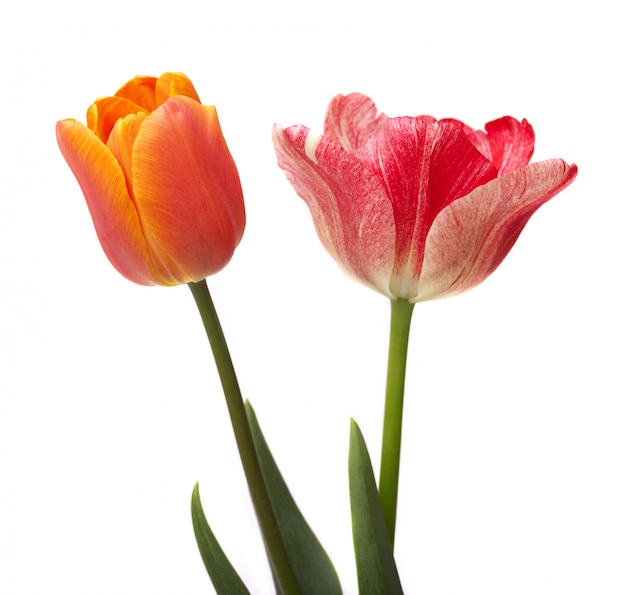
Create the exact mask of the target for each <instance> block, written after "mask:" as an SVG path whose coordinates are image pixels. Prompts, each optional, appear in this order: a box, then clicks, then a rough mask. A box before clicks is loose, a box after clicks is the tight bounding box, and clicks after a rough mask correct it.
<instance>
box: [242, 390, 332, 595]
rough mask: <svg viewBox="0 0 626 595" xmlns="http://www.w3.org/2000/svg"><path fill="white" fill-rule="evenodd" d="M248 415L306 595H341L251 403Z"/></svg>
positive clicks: (279, 519)
mask: <svg viewBox="0 0 626 595" xmlns="http://www.w3.org/2000/svg"><path fill="white" fill-rule="evenodd" d="M246 413H247V415H248V422H249V424H250V430H251V432H252V439H253V441H254V444H255V447H256V449H257V456H258V457H259V461H260V464H261V471H262V474H263V477H264V478H265V483H266V485H267V490H268V492H269V495H270V500H271V502H272V507H273V508H274V511H275V514H276V517H277V520H278V525H279V528H280V531H281V533H282V535H283V539H284V540H285V544H286V546H287V552H288V557H289V560H290V562H291V565H292V568H293V570H294V573H295V575H296V577H297V580H298V584H299V586H300V588H301V591H302V594H303V595H318V594H319V593H324V595H340V594H341V593H342V590H341V584H340V583H339V578H338V576H337V572H336V571H335V567H334V566H333V564H332V562H331V560H330V558H329V557H328V554H327V553H326V551H325V550H324V548H323V547H322V545H321V543H320V542H319V540H318V539H317V537H316V536H315V534H314V533H313V531H312V529H311V527H310V526H309V524H308V523H307V521H306V520H305V518H304V516H303V515H302V513H301V511H300V509H299V508H298V506H297V504H296V502H295V500H294V499H293V496H292V495H291V492H290V491H289V488H288V487H287V484H286V483H285V480H284V479H283V476H282V474H281V472H280V470H279V469H278V466H277V464H276V461H275V460H274V457H273V456H272V453H271V451H270V449H269V446H268V445H267V442H266V440H265V437H264V436H263V433H262V431H261V428H260V426H259V423H258V420H257V417H256V414H255V412H254V409H253V408H252V405H250V403H249V402H246Z"/></svg>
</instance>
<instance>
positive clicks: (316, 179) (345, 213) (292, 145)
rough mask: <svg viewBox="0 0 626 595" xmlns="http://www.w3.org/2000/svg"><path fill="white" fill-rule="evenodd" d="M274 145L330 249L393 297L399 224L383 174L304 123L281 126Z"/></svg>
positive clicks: (368, 282)
mask: <svg viewBox="0 0 626 595" xmlns="http://www.w3.org/2000/svg"><path fill="white" fill-rule="evenodd" d="M274 146H275V148H276V153H277V155H278V164H279V165H280V167H281V168H282V169H283V170H284V172H285V174H286V176H287V178H288V179H289V181H290V182H291V184H292V185H293V187H294V189H295V190H296V192H297V193H298V195H299V196H300V197H301V198H302V199H304V201H305V202H306V203H307V205H308V207H309V209H310V211H311V215H312V217H313V222H314V224H315V228H316V230H317V233H318V235H319V237H320V240H321V241H322V244H323V245H324V247H325V248H326V250H327V251H328V252H329V253H330V254H331V256H332V257H333V258H334V259H335V260H336V261H337V262H338V263H339V264H340V265H341V266H342V267H343V268H344V269H345V270H346V272H347V273H348V274H350V275H352V276H353V277H355V278H357V279H359V280H360V281H362V282H363V283H365V284H366V285H369V286H370V287H372V288H374V289H376V290H377V291H379V292H381V293H383V294H384V295H388V296H391V294H390V293H389V279H390V277H391V273H392V269H393V261H394V252H395V224H394V220H393V212H392V208H391V201H390V200H389V198H388V196H387V194H386V192H385V189H384V188H383V186H382V184H381V183H380V179H379V178H378V176H376V175H375V174H374V173H373V172H371V171H370V170H368V169H367V168H366V167H364V166H363V164H361V163H360V162H359V161H358V159H356V158H355V157H354V156H353V155H352V154H351V153H349V152H348V151H346V150H344V149H343V148H342V147H341V146H340V145H339V144H337V143H335V142H333V141H332V140H331V139H330V138H329V137H328V136H319V135H316V134H314V133H313V132H311V131H310V130H309V129H308V128H306V127H304V126H291V127H289V128H287V129H285V130H283V129H282V128H280V127H279V126H275V127H274Z"/></svg>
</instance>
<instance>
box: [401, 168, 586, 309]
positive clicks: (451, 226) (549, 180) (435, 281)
mask: <svg viewBox="0 0 626 595" xmlns="http://www.w3.org/2000/svg"><path fill="white" fill-rule="evenodd" d="M576 173H577V169H576V166H575V165H571V166H570V165H567V163H565V162H564V161H562V160H561V159H554V160H550V161H542V162H539V163H533V164H530V165H528V166H527V167H525V168H523V169H518V170H516V171H514V172H511V173H509V174H507V175H505V176H504V177H502V178H497V179H495V180H492V181H491V182H489V183H487V184H485V185H484V186H480V187H478V188H477V189H475V190H474V191H473V192H471V193H470V194H468V195H467V196H465V197H463V198H460V199H458V200H457V201H455V202H453V203H452V204H450V205H449V206H448V207H446V208H445V209H444V210H443V211H441V213H440V214H439V216H438V217H437V219H435V221H434V223H433V225H432V227H431V229H430V233H429V235H428V238H427V241H426V250H425V258H424V264H423V267H422V275H421V277H420V280H419V286H418V293H417V296H416V298H415V299H414V300H412V301H426V300H429V299H435V298H440V297H447V296H452V295H456V294H458V293H462V292H464V291H467V290H468V289H471V288H472V287H475V286H476V285H478V284H479V283H481V282H482V281H484V280H485V279H486V278H487V277H488V276H489V275H490V274H491V273H492V272H493V271H494V270H495V269H496V268H497V267H498V265H499V264H500V263H501V262H502V260H503V259H504V257H505V256H506V255H507V254H508V252H509V250H510V249H511V248H512V246H513V244H514V243H515V241H516V240H517V238H518V236H519V234H520V233H521V231H522V229H523V228H524V226H525V225H526V223H527V221H528V220H529V219H530V217H531V215H532V214H533V213H534V212H535V211H536V210H537V209H538V208H539V207H540V206H541V205H542V204H544V203H545V202H547V201H548V200H550V198H552V197H553V196H554V195H555V194H557V193H558V192H560V191H561V190H563V188H565V187H566V186H568V185H569V184H570V183H571V182H572V181H573V180H574V178H575V177H576Z"/></svg>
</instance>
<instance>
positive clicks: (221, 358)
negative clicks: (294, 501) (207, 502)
mask: <svg viewBox="0 0 626 595" xmlns="http://www.w3.org/2000/svg"><path fill="white" fill-rule="evenodd" d="M188 285H189V288H190V289H191V293H192V294H193V297H194V299H195V300H196V304H197V306H198V310H199V311H200V316H201V317H202V322H203V323H204V328H205V330H206V334H207V337H208V338H209V343H210V344H211V349H212V351H213V356H214V358H215V363H216V365H217V370H218V372H219V376H220V380H221V382H222V388H223V390H224V396H225V397H226V405H227V407H228V413H229V415H230V420H231V423H232V426H233V432H234V434H235V440H236V442H237V448H238V449H239V456H240V458H241V463H242V466H243V470H244V473H245V476H246V480H247V482H248V487H249V489H250V495H251V497H252V502H253V504H254V509H255V512H256V515H257V519H258V521H259V525H260V527H261V533H262V534H263V539H264V541H265V547H266V549H267V552H268V555H269V558H270V561H271V564H272V570H273V572H274V576H275V578H276V581H277V582H278V585H279V586H280V590H281V592H282V593H283V594H284V595H291V594H292V593H293V594H296V593H300V588H299V586H298V583H297V580H296V577H295V574H294V572H293V569H292V568H291V564H290V562H289V558H288V555H287V548H286V546H285V542H284V540H283V538H282V535H281V532H280V529H279V526H278V522H277V520H276V515H275V514H274V510H273V508H272V504H271V501H270V498H269V494H268V491H267V486H266V484H265V481H264V479H263V474H262V472H261V466H260V464H259V459H258V457H257V453H256V449H255V447H254V442H253V440H252V434H251V432H250V426H249V425H248V417H247V415H246V410H245V406H244V402H243V399H242V397H241V391H240V389H239V382H238V381H237V376H236V374H235V368H234V367H233V362H232V360H231V357H230V353H229V351H228V346H227V344H226V339H225V337H224V333H223V332H222V327H221V325H220V321H219V319H218V317H217V312H216V311H215V306H214V305H213V300H212V299H211V294H210V293H209V288H208V287H207V284H206V280H202V281H199V282H198V283H189V284H188Z"/></svg>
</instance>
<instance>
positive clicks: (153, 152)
mask: <svg viewBox="0 0 626 595" xmlns="http://www.w3.org/2000/svg"><path fill="white" fill-rule="evenodd" d="M57 140H58V143H59V147H60V149H61V152H62V154H63V156H64V157H65V160H66V161H67V163H68V165H69V166H70V169H71V170H72V172H73V173H74V175H75V176H76V179H77V180H78V183H79V184H80V187H81V189H82V191H83V193H84V195H85V198H86V200H87V206H88V207H89V211H90V213H91V216H92V218H93V222H94V225H95V228H96V232H97V234H98V238H99V239H100V243H101V244H102V247H103V249H104V251H105V253H106V255H107V257H108V258H109V260H110V261H111V263H112V264H113V266H114V267H115V268H116V269H117V270H118V271H119V272H120V273H121V274H122V275H124V276H125V277H127V278H128V279H130V280H131V281H134V282H135V283H139V284H142V285H178V284H183V283H188V282H192V281H193V282H197V281H200V280H202V279H204V278H205V277H207V276H209V275H212V274H214V273H217V272H218V271H220V270H221V269H222V268H223V267H224V266H225V265H226V264H227V263H228V262H229V260H230V259H231V257H232V255H233V252H234V250H235V248H236V247H237V245H238V244H239V241H240V240H241V237H242V235H243V231H244V228H245V220H246V217H245V209H244V203H243V194H242V190H241V184H240V181H239V175H238V173H237V168H236V166H235V162H234V161H233V158H232V156H231V154H230V152H229V150H228V147H227V146H226V141H225V140H224V137H223V135H222V131H221V128H220V124H219V121H218V119H217V113H216V111H215V108H214V107H213V106H205V105H202V104H201V103H200V100H199V98H198V95H197V94H196V91H195V89H194V87H193V85H192V83H191V81H190V80H189V79H188V78H187V77H185V76H184V75H183V74H180V73H165V74H163V75H162V76H160V77H159V78H154V77H136V78H134V79H132V80H131V81H129V82H128V83H127V84H126V85H124V86H123V87H122V88H121V89H120V90H119V91H118V92H117V93H116V94H115V95H114V96H112V97H104V98H102V99H98V100H97V101H95V102H94V104H93V105H92V106H91V107H90V108H89V110H88V112H87V126H84V125H83V124H81V123H79V122H77V121H76V120H71V119H70V120H62V121H60V122H58V123H57Z"/></svg>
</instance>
